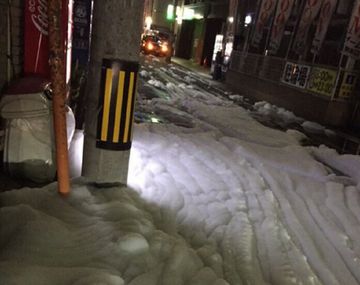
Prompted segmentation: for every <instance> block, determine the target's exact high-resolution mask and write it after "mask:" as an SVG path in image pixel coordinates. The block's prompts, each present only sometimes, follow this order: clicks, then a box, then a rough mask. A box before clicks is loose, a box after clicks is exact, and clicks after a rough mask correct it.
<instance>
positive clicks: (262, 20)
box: [252, 0, 277, 47]
mask: <svg viewBox="0 0 360 285" xmlns="http://www.w3.org/2000/svg"><path fill="white" fill-rule="evenodd" d="M276 4H277V0H263V1H262V3H261V6H260V10H259V13H258V15H257V19H256V25H255V31H254V35H253V38H252V45H253V46H255V47H258V46H259V44H260V42H261V40H262V38H263V33H264V28H265V27H266V25H267V24H268V22H269V19H270V18H271V17H272V15H273V14H274V11H275V8H276Z"/></svg>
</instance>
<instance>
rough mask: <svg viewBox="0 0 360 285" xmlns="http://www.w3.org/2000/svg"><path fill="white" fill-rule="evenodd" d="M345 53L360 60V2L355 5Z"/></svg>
mask: <svg viewBox="0 0 360 285" xmlns="http://www.w3.org/2000/svg"><path fill="white" fill-rule="evenodd" d="M343 53H344V54H345V55H348V56H351V57H353V58H356V59H358V58H360V0H356V1H355V3H354V8H353V12H352V15H351V19H350V22H349V26H348V29H347V33H346V39H345V43H344V50H343Z"/></svg>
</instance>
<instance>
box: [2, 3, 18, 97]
mask: <svg viewBox="0 0 360 285" xmlns="http://www.w3.org/2000/svg"><path fill="white" fill-rule="evenodd" d="M23 9H24V1H21V0H13V1H5V0H0V90H1V89H2V88H3V87H5V86H6V83H8V82H9V81H10V80H12V79H13V78H14V77H17V76H18V75H20V74H21V73H22V70H23V68H22V66H23V62H24V50H23V24H24V19H23Z"/></svg>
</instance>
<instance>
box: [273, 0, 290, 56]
mask: <svg viewBox="0 0 360 285" xmlns="http://www.w3.org/2000/svg"><path fill="white" fill-rule="evenodd" d="M294 2H295V0H280V1H279V3H278V5H277V8H276V13H275V18H274V23H273V27H272V31H271V39H270V53H274V54H275V53H276V52H277V50H278V49H279V46H280V43H281V39H282V37H283V34H284V29H285V25H286V22H287V20H288V19H289V17H290V14H291V10H292V8H293V5H294Z"/></svg>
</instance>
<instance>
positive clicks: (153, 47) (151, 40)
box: [140, 32, 173, 58]
mask: <svg viewBox="0 0 360 285" xmlns="http://www.w3.org/2000/svg"><path fill="white" fill-rule="evenodd" d="M140 49H141V51H142V52H143V53H144V54H152V55H155V56H163V57H166V58H171V56H172V50H173V49H172V42H171V40H170V38H169V37H168V36H167V35H166V34H163V33H159V32H157V33H156V32H152V33H147V34H144V35H143V36H142V38H141V46H140Z"/></svg>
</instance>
